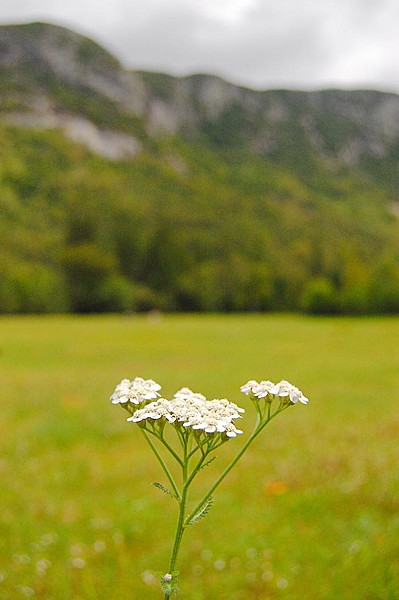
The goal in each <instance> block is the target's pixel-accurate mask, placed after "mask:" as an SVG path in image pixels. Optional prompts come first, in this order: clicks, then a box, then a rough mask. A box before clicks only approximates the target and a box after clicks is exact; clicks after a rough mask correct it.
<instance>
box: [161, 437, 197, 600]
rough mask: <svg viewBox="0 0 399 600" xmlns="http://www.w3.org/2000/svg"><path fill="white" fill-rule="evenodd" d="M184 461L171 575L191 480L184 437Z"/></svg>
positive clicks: (165, 599) (175, 560)
mask: <svg viewBox="0 0 399 600" xmlns="http://www.w3.org/2000/svg"><path fill="white" fill-rule="evenodd" d="M184 442H185V443H184V446H183V448H184V461H183V490H182V494H181V498H180V505H179V516H178V520H177V526H176V534H175V541H174V543H173V549H172V556H171V558H170V563H169V573H171V574H172V575H173V574H174V572H175V569H176V562H177V556H178V553H179V549H180V545H181V541H182V538H183V533H184V529H185V525H184V521H185V512H186V503H187V493H188V488H189V485H190V483H191V481H192V478H191V477H189V478H187V468H188V460H189V458H188V456H189V454H188V448H187V438H186V437H185V436H184ZM170 595H171V592H165V596H164V600H169V598H170Z"/></svg>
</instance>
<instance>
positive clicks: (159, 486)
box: [152, 481, 178, 500]
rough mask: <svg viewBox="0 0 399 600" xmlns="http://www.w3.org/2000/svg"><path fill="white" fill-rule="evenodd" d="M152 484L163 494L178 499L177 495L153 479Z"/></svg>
mask: <svg viewBox="0 0 399 600" xmlns="http://www.w3.org/2000/svg"><path fill="white" fill-rule="evenodd" d="M152 485H153V486H154V487H156V488H158V490H161V492H164V493H165V494H168V496H171V497H172V498H175V499H176V500H178V497H177V496H176V494H174V493H173V492H171V491H170V490H168V488H166V487H165V486H164V485H162V483H159V481H153V482H152Z"/></svg>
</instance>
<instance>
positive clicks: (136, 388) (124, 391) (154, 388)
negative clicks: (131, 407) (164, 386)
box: [110, 377, 161, 404]
mask: <svg viewBox="0 0 399 600" xmlns="http://www.w3.org/2000/svg"><path fill="white" fill-rule="evenodd" d="M160 389H161V386H160V385H159V384H158V383H156V382H155V381H153V380H152V379H143V378H142V377H136V378H135V379H132V381H130V380H129V379H122V381H121V382H120V383H119V384H118V385H117V386H116V388H115V391H114V393H113V394H112V396H111V398H110V400H111V401H112V404H125V403H126V402H131V403H132V404H142V403H143V402H147V401H148V400H153V399H154V398H158V397H159V396H160V394H158V391H159V390H160Z"/></svg>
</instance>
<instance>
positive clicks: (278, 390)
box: [240, 379, 309, 404]
mask: <svg viewBox="0 0 399 600" xmlns="http://www.w3.org/2000/svg"><path fill="white" fill-rule="evenodd" d="M240 389H241V391H242V392H243V393H244V394H246V395H247V396H252V397H255V398H266V399H267V400H269V401H271V400H273V397H275V396H276V397H278V398H281V399H282V401H283V402H284V401H286V400H288V402H289V403H290V404H296V403H297V402H301V403H302V404H307V403H308V402H309V400H308V398H306V396H304V395H303V394H302V392H301V390H299V389H298V388H297V387H295V385H292V384H291V383H289V382H288V381H285V380H284V379H283V380H281V381H279V382H278V383H272V382H271V381H261V382H259V383H258V382H257V381H254V380H251V381H248V383H246V384H245V385H243V386H242V387H241V388H240Z"/></svg>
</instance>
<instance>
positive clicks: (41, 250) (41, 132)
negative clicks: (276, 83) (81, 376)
mask: <svg viewBox="0 0 399 600" xmlns="http://www.w3.org/2000/svg"><path fill="white" fill-rule="evenodd" d="M0 159H1V162H0V210H1V217H2V218H1V220H0V235H1V240H2V242H1V245H0V252H1V254H0V258H1V263H0V270H1V275H2V277H1V280H0V311H3V312H4V311H5V312H15V311H17V312H18V311H32V310H33V311H48V310H78V311H82V310H83V311H87V310H89V311H90V310H122V309H134V308H139V309H140V308H151V307H159V308H170V309H183V310H273V309H295V310H297V309H305V310H311V311H316V312H354V313H356V312H367V311H375V310H385V311H397V310H399V224H398V217H397V215H398V208H397V207H398V205H399V204H398V200H399V198H398V189H399V186H398V184H399V181H398V179H399V168H398V167H399V97H398V96H396V95H394V94H385V93H381V92H375V91H353V92H350V91H339V90H326V91H320V92H292V91H288V90H274V91H265V92H258V91H253V90H248V89H244V88H241V87H237V86H234V85H232V84H230V83H228V82H226V81H223V80H222V79H219V78H217V77H211V76H207V75H193V76H191V77H185V78H175V77H171V76H169V75H165V74H160V73H146V72H140V71H137V72H130V71H126V70H124V69H123V68H122V67H121V65H120V64H119V63H118V61H117V60H116V59H115V58H114V57H112V56H111V55H110V54H109V53H107V52H106V51H105V50H104V49H103V48H101V47H100V46H98V45H97V44H96V43H95V42H93V41H91V40H88V39H86V38H84V37H82V36H79V35H78V34H76V33H74V32H71V31H68V30H66V29H63V28H61V27H56V26H53V25H48V24H43V23H33V24H28V25H10V26H2V27H0Z"/></svg>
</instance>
